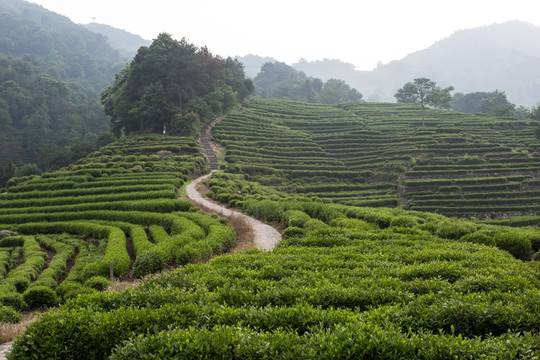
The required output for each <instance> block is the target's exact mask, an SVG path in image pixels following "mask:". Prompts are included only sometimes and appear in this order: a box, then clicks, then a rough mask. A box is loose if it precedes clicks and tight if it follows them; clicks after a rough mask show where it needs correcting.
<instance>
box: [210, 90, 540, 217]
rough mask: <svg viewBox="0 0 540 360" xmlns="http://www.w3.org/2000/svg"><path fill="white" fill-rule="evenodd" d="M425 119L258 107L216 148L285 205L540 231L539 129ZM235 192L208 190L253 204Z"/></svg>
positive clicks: (405, 107)
mask: <svg viewBox="0 0 540 360" xmlns="http://www.w3.org/2000/svg"><path fill="white" fill-rule="evenodd" d="M420 113H421V109H420V107H419V105H414V104H369V103H349V104H340V105H336V106H328V105H315V104H311V105H310V104H305V103H300V102H291V101H272V100H259V101H254V102H252V103H251V104H250V106H249V107H248V108H246V109H244V111H243V112H242V113H239V114H235V115H230V116H227V117H226V118H225V119H224V120H223V121H221V122H219V123H218V124H217V125H216V127H215V135H214V139H215V140H216V141H218V142H219V143H220V144H222V145H223V146H225V148H226V150H225V152H224V155H223V159H224V161H225V162H226V165H225V169H226V170H227V172H230V173H237V174H244V176H245V175H246V174H247V175H248V176H249V180H252V181H257V182H260V183H262V184H264V185H269V186H271V187H272V188H274V189H275V190H278V191H282V192H284V193H286V194H288V196H302V197H307V198H314V197H315V198H318V199H323V200H325V201H332V202H336V203H340V204H346V205H354V206H375V207H381V206H392V207H394V206H401V207H404V208H406V209H411V210H421V211H433V212H438V213H441V214H445V215H450V216H466V217H471V216H474V217H478V218H497V217H507V216H525V215H529V216H530V215H532V216H536V217H535V218H534V219H536V220H534V221H536V222H538V221H539V215H540V206H539V203H540V198H539V193H540V192H539V191H540V178H539V174H538V169H539V168H540V155H539V153H538V150H539V148H540V144H539V143H538V140H537V139H536V137H535V134H534V131H535V129H536V128H537V127H538V125H539V123H538V121H533V120H526V121H517V120H512V119H505V118H493V117H488V116H479V115H470V114H463V113H458V112H452V111H442V110H429V111H427V112H426V124H425V125H426V126H424V127H422V126H421V120H420ZM237 187H238V186H235V185H234V181H231V182H230V183H229V184H228V187H225V186H224V187H222V188H219V187H216V189H212V190H213V192H214V196H215V197H216V199H219V200H220V201H224V199H225V200H226V201H229V202H231V203H233V204H236V203H237V202H242V201H245V200H248V199H250V198H251V196H250V195H249V193H245V192H242V194H241V195H238V193H237V192H238V190H239V189H238V188H237ZM240 190H241V189H240ZM228 196H229V198H228Z"/></svg>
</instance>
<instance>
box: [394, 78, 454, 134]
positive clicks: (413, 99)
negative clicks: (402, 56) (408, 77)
mask: <svg viewBox="0 0 540 360" xmlns="http://www.w3.org/2000/svg"><path fill="white" fill-rule="evenodd" d="M452 90H454V87H453V86H450V87H447V88H445V89H441V88H440V87H438V86H437V83H436V82H435V81H432V80H430V79H427V78H416V79H414V80H413V82H412V83H411V82H408V83H406V84H405V85H404V86H403V87H402V88H401V89H398V91H397V92H396V94H395V95H394V97H395V98H396V99H397V102H403V103H415V104H420V105H421V106H422V126H425V125H424V113H425V107H426V106H433V107H437V108H449V107H450V101H451V100H452V97H451V96H450V91H452Z"/></svg>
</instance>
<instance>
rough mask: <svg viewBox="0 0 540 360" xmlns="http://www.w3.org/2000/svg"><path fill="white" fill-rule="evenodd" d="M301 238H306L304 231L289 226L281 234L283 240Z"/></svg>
mask: <svg viewBox="0 0 540 360" xmlns="http://www.w3.org/2000/svg"><path fill="white" fill-rule="evenodd" d="M296 236H298V237H301V236H304V229H302V228H299V227H296V226H289V227H288V228H286V229H285V230H283V232H282V233H281V237H282V238H283V239H288V238H292V237H296Z"/></svg>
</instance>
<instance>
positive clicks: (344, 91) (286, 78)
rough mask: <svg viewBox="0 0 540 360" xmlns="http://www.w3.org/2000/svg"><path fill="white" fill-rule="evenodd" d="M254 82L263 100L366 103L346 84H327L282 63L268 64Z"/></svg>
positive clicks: (257, 92)
mask: <svg viewBox="0 0 540 360" xmlns="http://www.w3.org/2000/svg"><path fill="white" fill-rule="evenodd" d="M253 81H254V83H255V91H256V94H257V95H259V96H261V97H263V98H272V99H288V100H297V101H305V102H310V103H325V104H335V103H340V102H348V101H361V100H362V94H360V93H359V92H358V91H357V90H356V89H352V88H351V87H350V86H349V85H348V84H347V83H346V82H345V81H343V80H337V79H329V80H328V81H327V82H326V83H323V81H322V80H321V79H317V78H313V77H310V76H307V75H306V74H305V73H304V72H302V71H298V70H296V69H294V68H293V67H292V66H289V65H287V64H285V63H282V62H267V63H265V64H264V65H263V66H262V67H261V71H260V72H259V74H258V75H257V76H256V77H255V79H254V80H253Z"/></svg>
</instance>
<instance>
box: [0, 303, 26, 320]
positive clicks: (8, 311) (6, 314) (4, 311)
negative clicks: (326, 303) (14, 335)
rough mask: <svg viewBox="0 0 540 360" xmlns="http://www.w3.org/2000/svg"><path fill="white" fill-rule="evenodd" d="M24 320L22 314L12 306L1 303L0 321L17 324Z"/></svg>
mask: <svg viewBox="0 0 540 360" xmlns="http://www.w3.org/2000/svg"><path fill="white" fill-rule="evenodd" d="M21 320H22V315H21V313H19V312H18V311H16V310H15V309H13V308H12V307H11V306H3V305H0V323H8V324H16V323H18V322H19V321H21Z"/></svg>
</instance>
